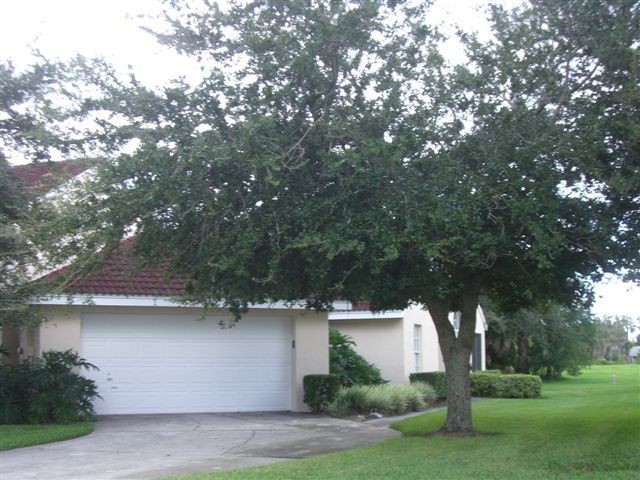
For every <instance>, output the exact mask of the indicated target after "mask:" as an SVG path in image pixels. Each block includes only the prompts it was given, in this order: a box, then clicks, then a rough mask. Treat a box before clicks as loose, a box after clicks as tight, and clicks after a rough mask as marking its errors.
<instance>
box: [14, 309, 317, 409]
mask: <svg viewBox="0 0 640 480" xmlns="http://www.w3.org/2000/svg"><path fill="white" fill-rule="evenodd" d="M40 308H41V311H42V313H43V316H44V317H45V318H46V321H44V322H43V323H42V324H41V325H40V327H39V329H38V331H37V332H36V333H35V335H33V336H32V337H30V339H26V338H25V339H23V340H22V342H23V345H25V344H26V342H27V341H30V342H32V343H33V344H34V351H35V352H36V354H37V355H41V354H42V352H45V351H47V350H67V349H74V350H76V351H78V352H79V353H80V355H82V354H83V353H82V345H81V334H82V316H83V314H88V313H114V314H115V313H126V314H132V313H144V314H153V313H157V314H167V313H172V314H189V315H195V316H199V315H202V314H203V310H202V309H199V308H186V307H182V308H180V307H99V306H91V305H86V306H84V305H83V306H79V305H78V306H51V305H46V306H41V307H40ZM208 313H209V314H212V315H213V314H215V315H216V316H217V315H220V314H222V315H228V312H226V311H217V312H211V311H210V312H208ZM248 315H251V316H271V317H273V316H286V317H290V318H291V319H292V322H291V324H292V327H291V328H292V338H293V340H294V342H295V348H292V362H291V370H292V372H291V375H292V378H291V385H292V389H291V395H292V401H291V405H292V409H293V410H294V411H307V410H308V407H307V406H306V405H305V404H304V402H303V386H302V378H303V377H304V376H305V375H307V374H310V373H328V372H329V348H328V320H327V314H326V313H316V312H306V311H302V310H279V309H278V310H276V309H269V310H267V309H261V310H251V311H250V312H249V313H248ZM292 347H293V346H292Z"/></svg>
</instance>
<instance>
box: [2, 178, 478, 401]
mask: <svg viewBox="0 0 640 480" xmlns="http://www.w3.org/2000/svg"><path fill="white" fill-rule="evenodd" d="M33 168H37V169H38V171H37V172H35V173H34V172H32V171H31V170H30V169H29V166H22V167H20V171H19V172H16V173H17V174H19V175H20V176H21V178H23V179H25V185H26V186H27V188H29V186H30V185H31V186H33V188H32V191H34V192H35V193H38V194H42V193H45V192H46V191H48V189H51V188H58V187H59V185H60V181H59V180H60V179H61V178H64V177H66V178H71V177H73V176H74V175H77V174H80V173H81V172H83V171H85V170H86V169H87V168H89V167H88V166H82V167H78V169H77V170H76V169H75V168H71V167H70V166H69V165H68V166H67V167H66V168H61V166H58V165H55V168H56V169H58V170H61V171H62V172H64V174H63V175H58V176H56V177H55V178H56V179H57V180H56V182H52V183H45V182H44V179H49V178H52V177H50V176H49V175H50V174H48V173H46V168H44V169H43V168H41V165H35V166H33ZM129 248H130V242H126V241H125V242H123V244H122V245H121V247H120V249H119V250H117V251H116V252H114V253H113V254H112V255H111V256H110V257H109V258H108V259H107V260H106V261H105V262H103V264H101V266H100V268H98V269H97V270H96V271H95V272H94V273H93V274H92V275H90V276H88V277H85V278H77V279H75V280H74V281H72V282H70V283H68V284H67V286H66V287H65V289H64V291H63V292H61V294H60V295H58V296H52V297H49V298H46V299H40V300H38V301H37V302H36V303H37V304H38V305H39V306H40V309H41V312H42V316H43V322H42V323H41V324H40V325H39V326H38V327H36V328H35V329H33V330H31V331H22V332H20V333H19V335H14V337H16V338H17V340H16V341H15V342H14V345H13V347H15V351H16V352H17V353H18V356H19V360H20V361H28V360H29V359H30V358H33V357H37V356H40V355H41V354H42V352H45V351H47V350H67V349H74V350H76V351H78V352H79V353H80V355H81V356H82V357H84V358H85V359H86V360H87V361H89V362H91V363H93V364H95V365H96V366H97V367H98V368H99V370H95V371H93V370H91V371H89V372H87V373H86V376H87V377H89V378H91V379H93V380H94V381H95V382H96V384H97V387H98V391H99V393H100V395H101V396H102V399H100V400H98V401H96V403H95V409H96V412H97V413H98V414H134V413H192V412H227V411H234V412H235V411H268V410H272V411H277V410H293V411H306V410H307V407H306V405H305V404H304V402H303V388H302V379H303V377H304V376H305V375H307V374H311V373H327V372H328V368H329V365H328V363H329V360H328V329H329V325H330V324H331V325H332V326H336V327H337V328H339V329H340V330H342V331H344V332H345V333H347V334H349V335H351V336H353V337H354V338H355V339H356V341H357V342H358V349H359V350H360V352H361V353H362V354H363V355H364V356H365V358H367V359H368V360H369V361H372V362H374V363H376V364H377V365H378V366H379V367H380V368H381V370H382V373H383V375H384V376H385V377H386V378H388V379H389V380H391V381H393V382H399V383H401V382H407V381H408V375H409V373H410V372H412V371H416V370H442V369H443V365H442V360H441V356H440V353H439V348H438V346H437V340H436V335H435V329H434V327H433V323H432V322H431V319H430V318H429V317H428V314H426V312H425V311H423V310H421V309H419V308H418V307H412V308H410V309H407V310H405V311H402V312H400V311H398V312H384V313H376V314H374V313H372V312H369V311H367V310H362V308H360V309H359V310H355V311H354V309H353V306H352V305H351V304H350V303H348V302H336V304H335V305H334V308H335V312H333V313H331V314H330V315H328V314H327V313H317V312H311V311H307V310H305V309H304V305H303V304H299V305H293V306H291V305H285V304H283V303H277V302H276V303H271V304H264V305H252V306H251V307H250V310H249V312H248V313H246V314H245V315H244V316H243V318H242V319H241V320H240V322H239V323H238V324H237V325H236V326H234V327H233V328H221V324H225V323H226V322H228V321H229V320H230V314H229V313H228V312H227V311H225V310H206V311H205V310H204V309H203V308H201V307H198V306H195V305H194V306H187V305H185V304H183V303H179V302H177V301H176V298H177V297H180V296H181V295H182V294H183V293H184V289H185V282H184V280H183V279H181V278H177V277H168V276H167V275H166V272H165V269H164V267H163V266H162V265H159V266H156V267H153V268H143V269H140V268H136V266H135V265H134V262H133V260H132V257H131V256H130V254H129ZM63 272H64V268H62V269H60V270H58V271H56V272H52V273H51V274H50V275H49V276H48V278H55V277H56V276H59V275H60V274H62V273H63ZM360 307H362V306H360ZM479 332H480V333H479V335H480V336H481V337H480V338H481V340H480V341H479V342H480V343H479V345H480V346H481V348H483V345H484V340H483V338H484V337H483V335H484V329H483V328H480V329H479ZM6 333H8V332H6V331H5V334H6ZM6 336H7V337H8V336H9V335H6ZM478 358H480V360H478V362H480V363H477V362H476V366H479V367H480V368H483V367H484V363H483V362H484V360H483V358H484V356H483V355H480V356H479V357H478Z"/></svg>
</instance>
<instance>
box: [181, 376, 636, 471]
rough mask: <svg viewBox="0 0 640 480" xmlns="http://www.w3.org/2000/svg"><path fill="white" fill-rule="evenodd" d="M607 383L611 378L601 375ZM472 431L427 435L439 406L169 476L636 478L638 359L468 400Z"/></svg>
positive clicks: (438, 419) (437, 421) (437, 422)
mask: <svg viewBox="0 0 640 480" xmlns="http://www.w3.org/2000/svg"><path fill="white" fill-rule="evenodd" d="M613 374H615V375H616V376H617V384H616V385H612V384H611V375H613ZM473 416H474V423H475V426H476V428H477V429H478V430H479V431H481V432H486V433H487V435H484V436H477V437H473V438H445V437H440V436H429V435H426V436H425V433H426V434H428V433H430V432H434V431H436V430H437V429H438V428H439V427H440V426H441V425H442V423H443V420H444V412H442V411H440V412H434V413H429V414H425V415H421V416H418V417H414V418H411V419H408V420H404V421H401V422H398V423H396V424H394V425H393V427H394V428H396V429H398V430H400V431H401V432H403V434H404V436H403V437H402V438H396V439H391V440H387V441H384V442H382V443H378V444H374V445H370V446H367V447H362V448H358V449H354V450H350V451H346V452H341V453H333V454H328V455H322V456H318V457H313V458H308V459H305V460H299V461H292V462H286V463H280V464H273V465H268V466H264V467H257V468H250V469H242V470H234V471H228V472H220V473H215V474H200V475H190V476H184V477H178V478H181V479H189V480H196V479H197V480H204V479H211V480H224V479H234V480H249V479H274V480H275V479H278V480H286V479H291V480H302V479H317V480H331V479H336V480H338V479H340V480H348V479H361V480H369V479H374V478H375V479H377V478H384V479H391V480H393V479H402V480H406V479H412V480H413V479H431V478H432V479H455V480H461V479H470V480H484V479H500V480H503V479H536V480H546V479H576V478H580V479H590V480H591V479H602V480H605V479H606V480H615V479H638V478H640V366H638V365H616V366H594V367H592V368H590V369H589V370H587V371H586V372H585V373H584V374H583V375H581V376H579V377H577V378H569V379H566V380H560V381H553V382H545V384H544V386H543V398H541V399H531V400H506V399H495V400H484V401H482V402H478V403H476V404H474V405H473Z"/></svg>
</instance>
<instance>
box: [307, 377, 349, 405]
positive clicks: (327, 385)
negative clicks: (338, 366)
mask: <svg viewBox="0 0 640 480" xmlns="http://www.w3.org/2000/svg"><path fill="white" fill-rule="evenodd" d="M302 386H303V388H304V403H306V404H307V405H309V408H311V411H312V412H314V413H321V412H324V411H326V410H327V407H328V406H329V404H330V403H331V402H333V400H334V399H335V398H336V394H337V393H338V390H339V389H340V378H339V377H338V376H337V375H330V374H325V373H318V374H311V375H305V376H304V377H303V378H302Z"/></svg>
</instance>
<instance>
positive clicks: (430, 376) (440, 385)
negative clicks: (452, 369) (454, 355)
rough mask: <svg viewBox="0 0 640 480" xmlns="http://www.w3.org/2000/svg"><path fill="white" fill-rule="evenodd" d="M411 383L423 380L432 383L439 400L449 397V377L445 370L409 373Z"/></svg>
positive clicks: (428, 383)
mask: <svg viewBox="0 0 640 480" xmlns="http://www.w3.org/2000/svg"><path fill="white" fill-rule="evenodd" d="M409 381H410V382H411V383H415V382H422V383H426V384H427V385H431V387H432V388H433V390H434V391H435V392H436V396H437V397H438V400H443V399H445V398H447V377H446V374H445V373H444V372H419V373H412V374H411V375H409Z"/></svg>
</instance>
